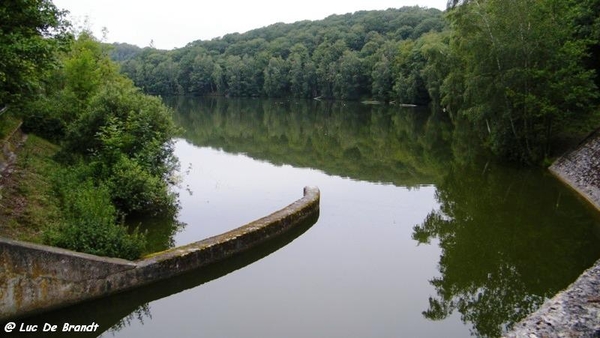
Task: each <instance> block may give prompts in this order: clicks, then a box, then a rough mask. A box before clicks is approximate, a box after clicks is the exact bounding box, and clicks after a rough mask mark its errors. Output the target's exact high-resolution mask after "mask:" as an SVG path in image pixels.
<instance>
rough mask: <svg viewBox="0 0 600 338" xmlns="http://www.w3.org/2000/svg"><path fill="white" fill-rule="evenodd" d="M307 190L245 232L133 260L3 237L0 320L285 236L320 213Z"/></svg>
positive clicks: (314, 192)
mask: <svg viewBox="0 0 600 338" xmlns="http://www.w3.org/2000/svg"><path fill="white" fill-rule="evenodd" d="M319 202H320V192H319V189H317V188H308V187H307V188H304V196H303V197H302V198H301V199H299V200H298V201H296V202H294V203H292V204H290V205H289V206H287V207H285V208H283V209H281V210H279V211H277V212H275V213H273V214H271V215H269V216H266V217H264V218H261V219H259V220H256V221H254V222H251V223H249V224H246V225H244V226H242V227H240V228H237V229H234V230H232V231H229V232H226V233H224V234H221V235H218V236H215V237H211V238H207V239H204V240H201V241H199V242H196V243H192V244H189V245H185V246H181V247H177V248H174V249H170V250H167V251H163V252H160V253H156V254H153V255H150V256H148V257H144V258H143V259H141V260H138V261H135V262H132V261H127V260H122V259H114V258H106V257H98V256H94V255H88V254H82V253H77V252H73V251H69V250H63V249H58V248H53V247H48V246H43V245H35V244H31V243H24V242H18V241H12V240H7V239H2V238H0V321H4V320H7V319H13V318H18V317H23V316H27V315H31V314H34V313H37V312H42V311H47V310H51V309H55V308H58V307H64V306H67V305H71V304H75V303H78V302H82V301H86V300H90V299H94V298H99V297H105V296H108V295H112V294H115V293H117V292H122V291H125V290H129V289H132V288H136V287H140V286H144V285H148V284H151V283H154V282H157V281H161V280H165V279H168V278H171V277H173V276H176V275H179V274H182V273H185V272H189V271H192V270H195V269H198V268H201V267H205V266H207V265H210V264H212V263H215V262H218V261H221V260H224V259H226V258H228V257H231V256H233V255H236V254H240V253H243V252H244V251H247V250H250V249H252V248H254V247H256V246H258V245H260V244H262V243H265V242H267V241H269V240H271V239H275V238H277V237H279V236H280V235H283V234H285V233H286V232H288V231H289V230H291V229H293V228H294V227H296V226H299V225H301V224H302V223H303V221H305V220H307V219H309V218H312V217H315V215H318V213H319Z"/></svg>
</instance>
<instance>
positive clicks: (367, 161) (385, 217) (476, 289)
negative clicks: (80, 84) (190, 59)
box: [36, 99, 600, 338]
mask: <svg viewBox="0 0 600 338" xmlns="http://www.w3.org/2000/svg"><path fill="white" fill-rule="evenodd" d="M167 103H168V104H169V105H171V106H173V107H174V108H175V110H176V111H177V114H176V121H177V122H178V124H179V125H180V126H181V127H182V129H183V132H182V136H181V138H180V139H178V140H177V142H176V153H177V155H178V156H179V158H180V161H181V175H182V181H181V183H180V184H179V187H178V188H177V190H178V191H179V193H180V200H181V207H182V208H181V211H180V213H179V215H178V222H179V224H178V225H173V224H171V225H169V224H168V223H165V224H166V225H162V226H153V227H149V228H150V229H154V230H152V232H151V235H152V236H153V237H152V238H153V243H154V245H155V246H156V249H164V248H166V247H169V246H173V245H182V244H186V243H190V242H194V241H196V240H199V239H202V238H204V237H207V236H211V235H214V234H218V233H221V232H224V231H227V230H229V229H232V228H235V227H237V226H239V225H242V224H244V223H246V222H249V221H251V220H254V219H256V218H259V217H262V216H264V215H266V214H268V213H270V212H272V211H275V210H277V209H279V208H281V207H283V206H285V205H287V204H288V203H290V202H292V201H294V200H296V199H298V198H299V197H300V196H301V194H302V188H303V187H304V186H305V185H317V186H319V188H320V189H321V193H322V199H321V214H320V216H319V219H318V220H317V221H316V223H314V221H313V223H314V224H312V223H311V224H307V225H306V227H305V228H303V229H301V231H299V232H298V233H296V234H292V235H290V236H288V238H285V239H282V240H281V241H280V242H278V243H272V244H271V245H269V246H268V247H264V248H261V249H259V250H257V251H255V252H253V253H251V254H249V255H245V256H243V257H237V258H235V259H233V260H230V261H227V262H224V263H223V264H220V265H219V266H215V267H213V268H211V269H210V270H205V271H198V272H196V273H194V274H190V275H186V276H183V277H181V278H178V279H176V280H172V281H167V282H165V283H161V284H158V285H155V286H152V287H149V288H144V289H140V290H136V291H134V292H130V293H126V294H123V295H118V296H115V297H111V298H108V299H104V300H100V301H96V302H93V303H88V304H84V305H80V306H78V307H75V308H71V309H66V310H62V311H59V312H54V313H51V314H47V315H45V316H42V317H39V318H37V319H36V320H39V321H51V322H52V321H54V322H56V321H58V322H64V321H65V320H67V319H69V320H71V322H73V323H76V322H81V323H87V322H91V321H93V320H95V321H96V322H100V323H101V329H102V330H108V331H107V332H106V333H104V334H103V336H105V337H112V336H115V337H165V336H173V337H344V338H347V337H468V336H470V335H474V336H487V337H497V336H499V335H501V334H502V332H503V330H505V329H506V328H507V327H509V326H510V325H511V324H513V323H514V322H516V321H518V320H519V319H521V318H522V317H523V316H525V315H527V314H528V313H530V312H531V311H533V310H535V309H536V308H537V307H538V306H539V305H540V304H541V303H542V302H543V301H544V299H545V298H546V297H551V296H552V295H554V294H555V293H556V292H558V291H559V290H561V289H563V288H565V287H566V286H567V285H568V284H570V283H571V282H573V281H574V280H575V279H576V278H577V276H578V275H579V274H580V273H581V272H582V271H583V270H584V269H586V268H588V267H590V266H591V265H592V264H593V262H595V261H596V260H597V259H598V258H599V257H600V245H599V244H600V241H599V236H598V234H599V232H598V230H599V229H600V228H599V226H600V219H599V217H598V213H597V212H596V211H595V210H593V209H592V208H590V207H589V206H588V205H587V204H586V203H585V202H584V201H583V200H582V199H581V198H579V197H578V196H576V195H575V194H574V193H573V192H572V191H571V190H570V189H568V188H566V187H565V186H563V185H562V184H561V183H560V182H559V181H558V180H556V179H555V178H554V177H552V176H551V175H549V174H548V173H547V172H546V171H545V170H542V169H531V168H519V167H515V166H508V165H501V164H498V163H495V161H493V160H492V159H491V158H488V157H487V156H486V155H484V154H481V153H480V152H479V151H478V141H477V138H474V137H473V136H472V135H471V134H470V133H469V132H468V130H465V129H464V128H460V127H459V126H455V124H458V123H452V121H451V119H450V117H448V116H446V115H445V114H444V113H442V112H431V111H429V110H425V109H412V108H400V107H388V106H365V105H361V104H351V103H340V102H337V103H330V102H317V101H287V100H282V101H265V100H258V99H256V100H251V99H249V100H224V99H172V100H167Z"/></svg>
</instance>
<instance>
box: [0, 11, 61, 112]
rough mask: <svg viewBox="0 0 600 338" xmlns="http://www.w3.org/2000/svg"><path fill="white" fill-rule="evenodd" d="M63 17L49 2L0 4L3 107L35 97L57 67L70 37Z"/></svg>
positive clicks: (0, 100)
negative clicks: (47, 74) (42, 81)
mask: <svg viewBox="0 0 600 338" xmlns="http://www.w3.org/2000/svg"><path fill="white" fill-rule="evenodd" d="M64 17H65V13H64V12H61V11H59V10H58V9H57V8H56V7H55V6H54V4H52V2H51V1H50V0H33V1H29V0H14V1H3V2H2V3H1V4H0V22H2V24H1V31H2V33H1V34H0V60H1V61H0V107H2V106H4V105H6V104H9V103H12V102H15V101H17V100H19V99H20V98H21V97H22V96H23V95H27V94H31V93H33V92H34V91H35V89H36V88H38V87H39V79H40V78H41V77H42V75H43V74H44V72H46V71H47V70H49V69H51V68H52V67H54V66H56V64H57V61H58V60H57V59H56V55H57V54H56V52H57V51H58V50H59V49H61V46H64V45H65V44H67V43H68V40H69V37H70V35H69V34H68V33H67V29H68V23H67V22H66V21H65V19H64Z"/></svg>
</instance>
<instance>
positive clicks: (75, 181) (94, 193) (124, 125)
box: [19, 32, 177, 259]
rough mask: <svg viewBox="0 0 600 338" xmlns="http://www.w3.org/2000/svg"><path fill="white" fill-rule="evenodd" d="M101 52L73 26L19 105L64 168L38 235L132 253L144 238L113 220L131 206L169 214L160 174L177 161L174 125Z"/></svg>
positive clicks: (103, 251)
mask: <svg viewBox="0 0 600 338" xmlns="http://www.w3.org/2000/svg"><path fill="white" fill-rule="evenodd" d="M108 53H109V50H108V49H107V48H106V46H104V45H102V44H100V43H99V42H98V41H97V40H96V39H95V38H94V37H93V36H92V35H90V34H89V33H88V32H83V33H81V34H80V35H79V36H78V37H77V39H76V40H74V41H72V43H71V45H70V48H69V50H67V51H65V52H64V53H62V54H60V57H59V59H60V61H61V63H60V66H61V67H60V68H56V69H55V70H54V71H53V72H51V73H48V74H46V76H45V77H43V80H44V84H45V85H44V87H43V90H41V91H40V92H39V93H38V94H37V95H36V96H35V97H34V99H32V100H29V101H27V102H24V103H22V104H20V106H19V110H20V113H21V116H22V117H23V119H24V124H23V128H24V130H25V131H27V132H34V133H36V134H38V135H41V136H43V137H45V138H47V139H50V140H52V141H54V142H56V143H59V144H60V145H61V146H62V149H61V151H60V152H59V153H58V154H57V157H56V158H57V159H59V160H60V162H61V163H62V164H63V165H64V166H65V169H64V170H62V171H61V172H60V173H59V174H58V176H57V177H58V178H57V179H56V184H55V186H56V189H55V190H56V197H57V198H58V200H59V201H60V204H61V206H62V208H63V212H64V214H65V217H64V219H63V221H62V223H61V224H60V225H59V226H57V227H55V228H53V230H52V231H51V232H49V233H48V234H47V235H46V241H47V242H48V243H49V244H52V245H57V246H61V247H66V248H69V249H73V250H79V251H84V252H88V253H93V254H99V255H108V256H118V257H124V258H129V259H134V258H137V257H139V255H140V253H141V251H142V250H143V241H144V238H143V236H142V235H141V234H138V233H134V234H131V235H129V234H128V233H127V229H126V228H125V227H124V226H123V225H122V222H121V223H119V222H117V221H118V218H119V217H125V216H129V215H132V214H135V213H144V214H148V215H155V214H158V213H167V214H170V215H172V214H174V212H175V210H176V199H175V196H174V195H173V193H172V192H170V189H169V183H168V182H169V179H170V175H171V174H172V172H173V170H174V169H175V167H176V166H177V161H176V158H175V157H174V155H173V148H172V137H173V136H174V134H175V127H174V124H173V122H172V120H171V111H170V110H169V109H168V108H166V107H165V106H164V105H163V104H162V102H161V100H160V99H159V98H156V97H151V96H148V95H146V94H143V93H142V92H141V91H140V90H139V89H137V88H136V87H135V86H134V85H133V83H132V81H131V80H129V79H127V78H126V77H124V76H123V75H121V74H120V73H119V70H118V67H117V65H116V64H114V63H113V62H112V61H111V60H110V59H109V57H108ZM161 67H162V68H160V67H159V68H160V69H163V68H164V67H166V65H162V66H161ZM158 85H161V84H158ZM163 85H168V84H163ZM69 168H70V169H69Z"/></svg>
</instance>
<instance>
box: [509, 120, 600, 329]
mask: <svg viewBox="0 0 600 338" xmlns="http://www.w3.org/2000/svg"><path fill="white" fill-rule="evenodd" d="M550 171H551V172H552V173H553V174H554V175H556V176H557V177H558V178H559V179H561V180H562V181H563V182H565V183H566V184H568V185H569V186H571V187H572V188H573V189H575V190H576V191H577V192H578V193H579V194H580V195H581V196H582V197H584V198H585V199H587V200H588V201H589V202H590V203H591V204H592V205H594V206H595V207H596V208H597V209H599V210H600V133H599V132H595V133H593V134H591V135H590V136H589V137H587V138H586V139H585V140H584V141H582V142H581V143H580V144H579V145H578V147H577V148H576V149H573V150H572V151H570V152H568V153H567V154H565V155H564V156H563V157H561V158H559V159H558V160H556V161H555V162H554V163H553V164H552V166H550ZM565 226H568V224H565ZM506 337H511V338H513V337H519V338H520V337H526V338H536V337H600V261H597V262H596V263H595V264H594V266H592V267H591V268H589V269H588V270H586V271H585V272H584V273H583V274H581V276H579V278H578V279H577V280H576V281H575V282H574V283H573V284H571V285H570V286H569V287H567V289H565V290H564V291H562V292H560V293H558V294H557V295H555V296H554V297H552V299H549V300H548V301H546V302H545V303H544V304H543V305H542V306H541V307H540V308H539V309H538V310H537V311H536V312H534V313H532V314H531V315H529V316H528V317H527V318H525V319H524V320H522V321H521V322H520V323H518V324H517V325H515V327H514V329H513V330H512V331H511V332H508V333H507V334H506Z"/></svg>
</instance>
